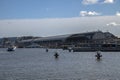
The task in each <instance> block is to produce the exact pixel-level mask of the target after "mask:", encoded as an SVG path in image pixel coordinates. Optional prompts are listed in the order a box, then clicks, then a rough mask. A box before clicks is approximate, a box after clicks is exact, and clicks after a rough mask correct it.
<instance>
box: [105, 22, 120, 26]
mask: <svg viewBox="0 0 120 80" xmlns="http://www.w3.org/2000/svg"><path fill="white" fill-rule="evenodd" d="M107 26H120V24H118V23H116V22H111V23H108V24H107Z"/></svg>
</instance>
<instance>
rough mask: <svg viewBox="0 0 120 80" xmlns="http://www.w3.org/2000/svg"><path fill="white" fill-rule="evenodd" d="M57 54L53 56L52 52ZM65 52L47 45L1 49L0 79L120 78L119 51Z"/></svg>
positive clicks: (66, 79)
mask: <svg viewBox="0 0 120 80" xmlns="http://www.w3.org/2000/svg"><path fill="white" fill-rule="evenodd" d="M56 51H57V52H58V53H59V58H58V59H55V58H54V56H53V55H54V53H55V52H56ZM102 55H103V57H102V59H101V60H100V61H98V60H96V58H95V52H68V51H66V50H60V49H59V50H58V49H49V51H48V52H46V51H45V49H39V48H38V49H24V48H23V49H16V51H14V52H7V51H6V49H0V80H120V52H102Z"/></svg>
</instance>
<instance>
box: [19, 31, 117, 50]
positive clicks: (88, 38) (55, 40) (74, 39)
mask: <svg viewBox="0 0 120 80" xmlns="http://www.w3.org/2000/svg"><path fill="white" fill-rule="evenodd" d="M115 39H117V37H116V36H115V35H113V34H112V33H110V32H102V31H93V32H85V33H76V34H66V35H58V36H50V37H41V38H37V39H29V40H22V41H20V42H19V43H20V45H21V46H24V47H26V46H29V45H31V44H32V43H36V44H38V45H40V46H42V47H49V48H65V47H100V46H101V44H105V43H111V41H112V40H115Z"/></svg>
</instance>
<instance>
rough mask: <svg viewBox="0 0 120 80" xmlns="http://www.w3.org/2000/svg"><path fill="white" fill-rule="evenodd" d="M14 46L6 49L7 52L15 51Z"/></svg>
mask: <svg viewBox="0 0 120 80" xmlns="http://www.w3.org/2000/svg"><path fill="white" fill-rule="evenodd" d="M15 49H16V46H10V47H8V48H7V51H15Z"/></svg>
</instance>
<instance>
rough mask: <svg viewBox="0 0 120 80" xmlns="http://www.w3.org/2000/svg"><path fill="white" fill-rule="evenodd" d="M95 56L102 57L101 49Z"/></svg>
mask: <svg viewBox="0 0 120 80" xmlns="http://www.w3.org/2000/svg"><path fill="white" fill-rule="evenodd" d="M95 57H96V58H97V59H100V58H101V57H102V55H101V52H100V51H97V54H96V55H95Z"/></svg>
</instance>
